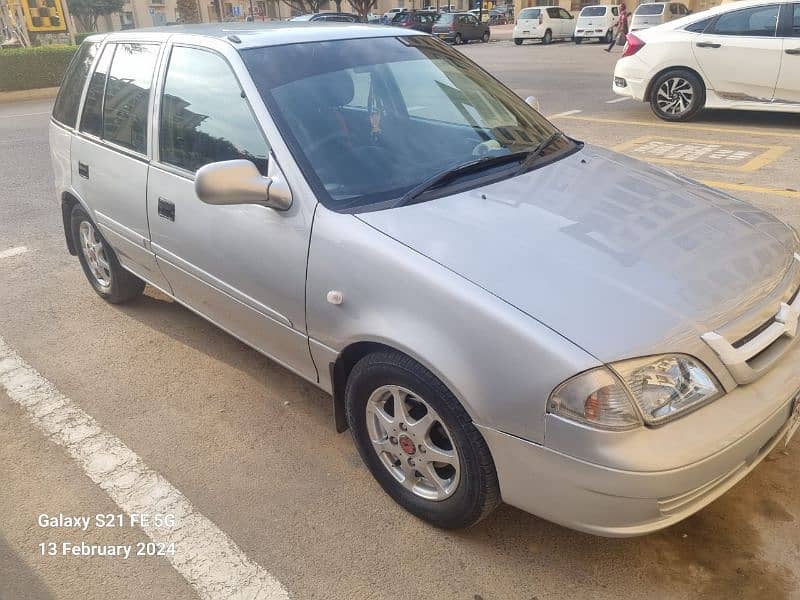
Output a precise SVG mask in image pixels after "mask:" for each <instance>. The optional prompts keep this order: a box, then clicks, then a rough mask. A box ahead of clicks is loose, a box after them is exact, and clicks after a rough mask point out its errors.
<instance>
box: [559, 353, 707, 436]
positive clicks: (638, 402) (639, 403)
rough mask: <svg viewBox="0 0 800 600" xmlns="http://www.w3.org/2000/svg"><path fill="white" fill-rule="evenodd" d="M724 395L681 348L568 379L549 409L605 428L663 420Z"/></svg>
mask: <svg viewBox="0 0 800 600" xmlns="http://www.w3.org/2000/svg"><path fill="white" fill-rule="evenodd" d="M721 395H722V387H721V386H720V385H719V383H718V382H717V380H716V379H715V378H714V376H713V375H712V374H711V373H709V372H708V370H707V369H706V368H705V367H704V366H703V365H702V364H701V363H700V361H698V360H696V359H694V358H692V357H690V356H686V355H682V354H668V355H663V356H650V357H647V358H641V359H634V360H626V361H622V362H618V363H614V364H612V365H610V367H599V368H597V369H592V370H591V371H586V372H585V373H581V374H580V375H576V376H575V377H573V378H571V379H568V380H567V381H565V382H564V383H562V384H561V385H560V386H558V387H557V388H556V389H555V390H554V391H553V393H552V394H551V395H550V400H549V402H548V407H547V410H548V412H550V413H553V414H556V415H561V416H563V417H566V418H568V419H572V420H575V421H579V422H582V423H587V424H589V425H593V426H595V427H600V428H602V429H614V430H620V429H631V428H633V427H637V426H639V425H641V424H642V422H644V423H645V424H647V425H660V424H662V423H665V422H666V421H669V420H671V419H674V418H675V417H677V416H679V415H681V414H684V413H686V412H688V411H690V410H694V409H696V408H698V407H700V406H702V405H703V404H705V403H707V402H711V401H712V400H715V399H716V398H719V396H721Z"/></svg>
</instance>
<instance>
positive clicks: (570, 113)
mask: <svg viewBox="0 0 800 600" xmlns="http://www.w3.org/2000/svg"><path fill="white" fill-rule="evenodd" d="M581 112H583V111H582V110H568V111H566V112H562V113H557V114H555V115H550V116H549V117H547V118H548V119H558V118H561V117H569V116H570V115H577V114H578V113H581ZM575 118H580V117H575Z"/></svg>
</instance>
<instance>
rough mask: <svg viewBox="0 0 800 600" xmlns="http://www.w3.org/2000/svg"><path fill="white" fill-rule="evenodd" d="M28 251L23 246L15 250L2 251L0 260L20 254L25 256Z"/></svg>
mask: <svg viewBox="0 0 800 600" xmlns="http://www.w3.org/2000/svg"><path fill="white" fill-rule="evenodd" d="M27 251H28V249H27V248H26V247H25V246H17V247H16V248H9V249H8V250H3V251H2V252H0V259H3V258H11V257H12V256H19V255H20V254H25V253H26V252H27Z"/></svg>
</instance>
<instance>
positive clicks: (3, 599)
mask: <svg viewBox="0 0 800 600" xmlns="http://www.w3.org/2000/svg"><path fill="white" fill-rule="evenodd" d="M33 550H34V549H33V548H31V551H32V552H33ZM22 598H31V599H34V598H35V599H36V600H53V595H52V594H51V593H50V591H49V590H48V589H47V586H46V585H45V584H44V582H43V581H42V580H41V579H40V578H39V576H38V575H37V574H36V571H35V570H34V569H32V568H31V567H30V566H28V565H27V564H26V563H25V561H24V560H23V559H22V557H20V556H19V555H18V554H16V553H14V551H12V550H11V547H10V546H9V544H8V542H7V541H6V538H5V537H3V535H2V534H0V600H20V599H22Z"/></svg>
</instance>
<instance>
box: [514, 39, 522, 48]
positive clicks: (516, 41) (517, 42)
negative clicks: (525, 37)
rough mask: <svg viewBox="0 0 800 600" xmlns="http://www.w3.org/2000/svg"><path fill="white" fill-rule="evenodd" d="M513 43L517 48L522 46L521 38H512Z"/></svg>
mask: <svg viewBox="0 0 800 600" xmlns="http://www.w3.org/2000/svg"><path fill="white" fill-rule="evenodd" d="M514 43H515V44H516V45H517V46H522V38H514Z"/></svg>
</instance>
